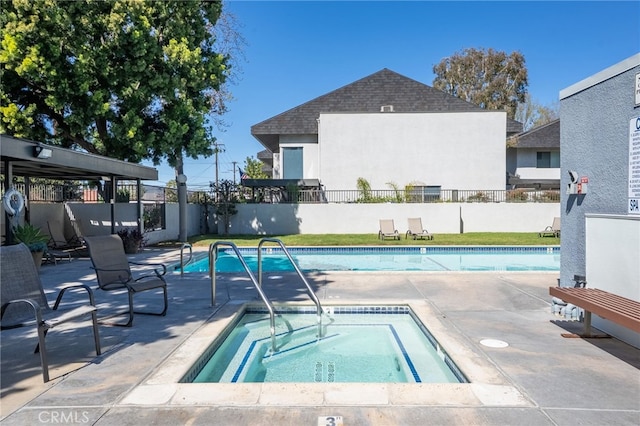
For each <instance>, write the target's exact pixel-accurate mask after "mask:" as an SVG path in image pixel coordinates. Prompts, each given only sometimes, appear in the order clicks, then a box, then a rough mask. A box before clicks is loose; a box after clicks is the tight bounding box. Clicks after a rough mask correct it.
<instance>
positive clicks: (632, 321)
mask: <svg viewBox="0 0 640 426" xmlns="http://www.w3.org/2000/svg"><path fill="white" fill-rule="evenodd" d="M549 294H550V295H552V296H554V297H557V298H560V299H562V300H564V301H565V302H567V303H571V304H574V305H576V306H578V307H580V308H582V309H584V337H592V334H591V314H592V313H594V314H596V315H598V316H600V317H602V318H604V319H607V320H609V321H611V322H615V323H616V324H619V325H621V326H623V327H626V328H629V329H631V330H633V331H635V332H636V333H640V302H638V301H635V300H631V299H627V298H626V297H622V296H618V295H616V294H613V293H609V292H608V291H604V290H600V289H597V288H582V287H549Z"/></svg>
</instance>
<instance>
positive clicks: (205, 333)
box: [122, 300, 533, 407]
mask: <svg viewBox="0 0 640 426" xmlns="http://www.w3.org/2000/svg"><path fill="white" fill-rule="evenodd" d="M246 304H255V302H249V301H241V300H236V301H230V302H228V303H226V304H224V305H222V306H219V307H218V308H217V309H216V310H215V312H214V313H213V314H212V315H211V316H210V317H209V319H208V320H207V321H206V322H205V323H204V324H203V325H202V326H201V327H199V328H198V329H197V330H195V331H194V332H193V333H192V334H191V335H190V336H188V337H187V338H186V339H185V341H184V343H183V344H182V345H180V346H179V347H178V348H176V350H175V351H174V352H173V353H172V354H171V355H169V356H168V357H167V358H166V359H164V360H162V362H160V363H159V364H158V366H157V367H156V368H155V369H154V371H153V372H152V373H151V374H150V375H149V376H148V377H147V378H145V379H144V380H143V381H142V382H141V383H140V384H139V385H138V386H136V387H135V388H133V389H132V390H131V391H130V392H129V393H128V394H127V395H126V396H125V397H124V398H123V400H122V404H124V405H142V406H156V405H163V406H193V405H210V406H256V405H258V406H292V405H294V406H323V405H331V406H335V405H344V406H348V405H377V406H379V405H391V406H393V405H400V406H407V405H409V406H411V405H416V406H417V405H421V406H424V405H434V406H436V405H437V406H473V407H482V406H492V407H496V406H497V407H507V406H508V407H513V406H521V407H531V406H533V404H532V402H531V401H530V400H529V399H528V398H526V397H525V396H524V395H522V394H521V393H520V392H519V391H518V389H517V388H515V387H514V386H513V385H512V384H511V383H510V382H509V381H508V379H507V378H506V377H504V375H503V374H502V373H501V372H500V371H499V370H498V369H497V368H496V367H495V366H494V365H493V364H492V363H490V362H489V361H488V360H487V359H486V356H484V355H482V354H481V353H480V352H478V349H477V348H475V347H474V346H473V345H471V344H470V342H468V341H466V339H465V338H464V337H463V336H461V335H460V334H458V333H457V332H456V331H455V330H452V328H451V327H450V325H448V324H446V319H444V318H442V317H439V316H438V314H437V312H435V311H434V310H433V308H432V307H431V306H430V305H429V304H428V303H427V302H424V301H415V300H411V301H403V300H397V301H387V302H385V303H384V304H381V303H380V302H379V301H369V302H367V301H360V302H353V301H350V302H349V303H347V302H344V303H340V302H337V301H336V302H332V303H330V304H327V306H340V305H348V306H356V305H393V306H395V305H408V306H409V307H410V308H411V309H412V310H413V312H414V313H415V315H416V316H417V318H419V319H420V321H421V322H422V323H423V324H424V325H425V326H426V327H427V329H428V330H429V331H430V332H431V334H432V335H433V336H434V337H435V338H436V340H437V341H438V342H439V343H440V345H441V346H442V348H444V350H445V351H446V352H447V353H448V354H449V355H450V356H451V357H452V358H453V360H454V361H455V363H456V365H457V366H458V367H459V368H460V369H461V371H462V372H463V373H464V374H465V376H466V377H467V378H468V379H469V381H470V383H435V384H432V383H179V381H180V379H182V377H183V376H184V375H185V374H186V373H187V372H188V371H189V369H190V368H191V366H192V365H193V364H194V363H195V362H196V361H197V360H198V358H199V357H200V356H201V354H202V353H204V352H205V351H206V350H207V349H208V348H209V346H210V345H211V344H212V343H216V340H217V339H220V338H221V336H220V334H221V333H222V332H223V331H224V330H225V328H226V327H227V326H228V325H229V324H231V323H232V322H233V321H235V320H236V317H237V316H238V315H240V314H241V313H242V312H243V311H244V307H245V305H246ZM278 305H282V306H286V305H308V303H302V302H300V303H296V302H290V303H282V304H278ZM213 336H216V337H213ZM497 350H505V349H497ZM506 350H509V348H506Z"/></svg>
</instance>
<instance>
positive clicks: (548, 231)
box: [538, 217, 560, 238]
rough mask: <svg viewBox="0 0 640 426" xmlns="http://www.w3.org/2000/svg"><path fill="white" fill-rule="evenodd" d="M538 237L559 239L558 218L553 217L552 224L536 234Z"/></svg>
mask: <svg viewBox="0 0 640 426" xmlns="http://www.w3.org/2000/svg"><path fill="white" fill-rule="evenodd" d="M538 236H539V237H556V238H559V237H560V218H559V217H554V218H553V223H552V224H551V225H550V226H547V227H546V228H544V229H543V230H542V231H540V232H538Z"/></svg>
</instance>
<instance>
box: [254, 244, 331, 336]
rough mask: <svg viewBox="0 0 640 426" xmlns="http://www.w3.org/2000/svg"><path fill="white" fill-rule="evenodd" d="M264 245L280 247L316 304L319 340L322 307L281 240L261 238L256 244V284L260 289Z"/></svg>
mask: <svg viewBox="0 0 640 426" xmlns="http://www.w3.org/2000/svg"><path fill="white" fill-rule="evenodd" d="M264 243H276V244H278V245H279V246H280V248H281V249H282V252H283V253H284V254H285V255H286V256H287V258H288V259H289V262H291V265H292V266H293V269H295V271H296V273H297V274H298V276H299V277H300V279H302V282H303V283H304V285H305V286H306V287H307V291H308V293H309V297H310V298H311V300H312V301H313V303H315V304H316V312H317V322H318V338H321V337H322V306H321V305H320V300H319V299H318V297H317V296H316V294H315V293H314V292H313V289H311V286H310V285H309V282H308V281H307V279H306V278H305V277H304V275H303V274H302V271H300V268H299V267H298V264H297V263H296V261H295V260H293V257H292V256H291V253H289V250H288V249H287V247H286V246H285V245H284V243H283V242H282V241H281V240H279V239H277V238H269V237H265V238H262V239H261V240H260V242H259V243H258V284H259V285H260V287H262V246H263V245H264Z"/></svg>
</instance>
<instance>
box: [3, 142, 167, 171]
mask: <svg viewBox="0 0 640 426" xmlns="http://www.w3.org/2000/svg"><path fill="white" fill-rule="evenodd" d="M39 145H42V146H44V147H45V148H47V149H50V150H51V157H50V158H47V159H41V158H36V157H35V156H34V151H33V150H34V147H36V146H39ZM0 154H1V157H2V171H3V173H5V172H6V171H5V170H4V167H5V162H10V163H11V167H12V173H13V175H14V176H27V177H40V178H49V179H64V180H69V179H71V180H97V179H101V178H102V177H103V176H115V177H116V178H118V179H125V180H136V179H140V180H158V171H157V170H156V169H155V168H153V167H147V166H142V165H140V164H135V163H129V162H127V161H121V160H115V159H113V158H109V157H103V156H100V155H94V154H87V153H84V152H79V151H73V150H71V149H66V148H61V147H58V146H53V145H45V144H41V143H38V142H35V141H31V140H27V139H20V138H14V137H12V136H9V135H4V134H3V135H0Z"/></svg>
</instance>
